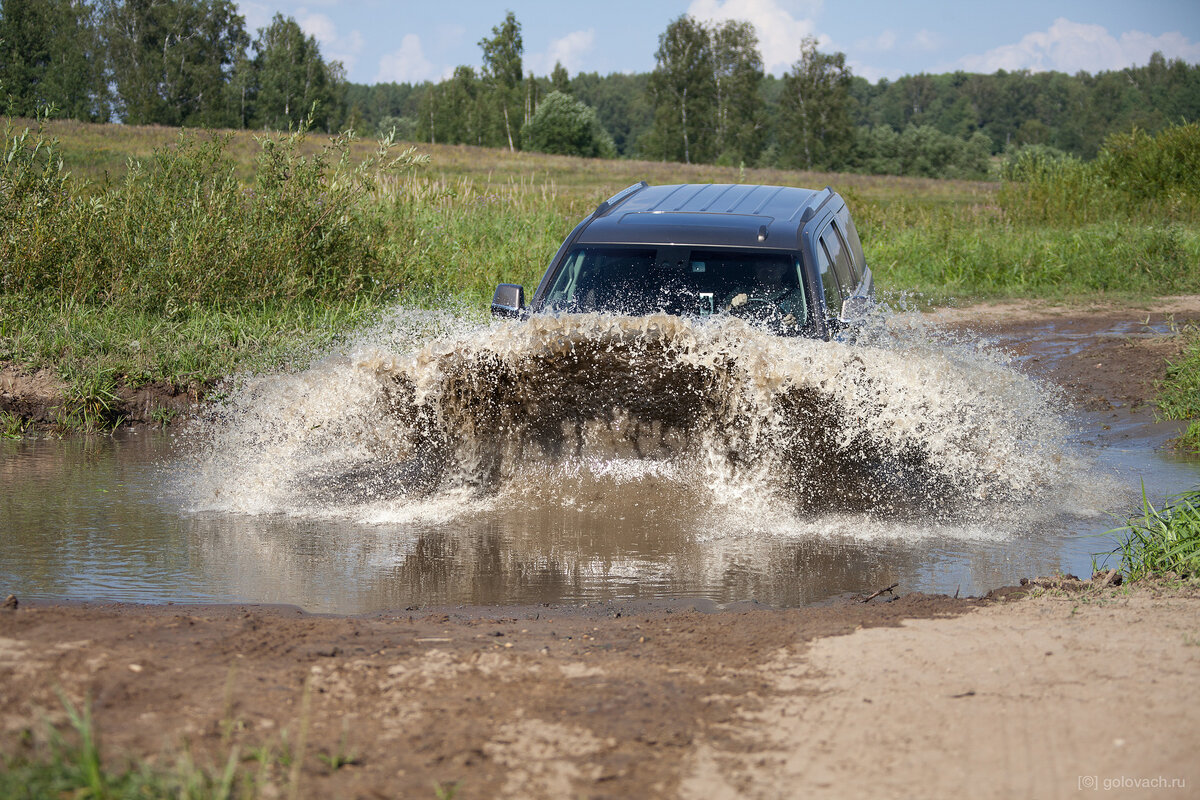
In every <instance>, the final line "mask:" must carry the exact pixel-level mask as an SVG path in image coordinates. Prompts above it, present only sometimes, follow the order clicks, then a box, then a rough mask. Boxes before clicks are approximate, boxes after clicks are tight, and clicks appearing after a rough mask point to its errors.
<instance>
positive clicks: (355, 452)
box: [0, 310, 1200, 613]
mask: <svg viewBox="0 0 1200 800" xmlns="http://www.w3.org/2000/svg"><path fill="white" fill-rule="evenodd" d="M1043 333H1044V336H1043V337H1042V338H1043V340H1044V342H1045V344H1044V345H1034V346H1033V347H1032V351H1031V352H1032V353H1033V354H1035V355H1036V354H1040V355H1041V356H1043V357H1045V358H1049V359H1052V358H1055V357H1058V356H1059V355H1060V354H1061V353H1062V352H1065V351H1064V345H1063V341H1062V337H1060V336H1056V332H1055V330H1054V329H1053V325H1050V326H1049V327H1048V328H1047V329H1046V330H1045V331H1044V332H1043ZM1068 349H1069V348H1068ZM1026 357H1029V356H1026ZM1017 367H1018V364H1017V362H1016V360H1015V359H1013V358H1011V357H1010V356H1009V355H1007V354H1006V353H1005V352H1004V350H1003V349H1002V348H1000V347H998V346H996V345H994V344H988V343H983V342H980V341H977V340H972V339H970V338H955V337H953V336H950V335H949V334H946V333H944V332H942V331H938V330H936V329H933V328H931V327H929V326H927V325H926V324H924V323H923V322H921V321H919V318H918V317H916V316H909V315H894V316H892V317H890V318H887V319H885V320H884V321H883V322H881V324H880V325H879V326H878V328H877V329H876V330H874V331H871V332H870V333H869V335H867V336H865V337H864V340H863V341H861V342H859V343H857V344H854V345H849V344H845V343H838V342H833V343H825V342H810V341H804V340H787V339H780V338H777V337H773V336H770V335H768V334H766V333H763V332H761V331H758V330H756V329H754V328H751V327H749V326H747V325H745V324H743V323H741V322H739V321H737V320H719V319H710V320H707V321H704V322H689V321H684V320H680V319H677V318H674V317H667V316H657V317H649V318H639V319H629V318H616V317H604V316H596V315H583V316H571V317H566V316H564V317H559V318H546V319H540V320H535V321H533V322H530V323H526V324H512V323H496V324H488V323H480V322H472V321H469V320H463V319H457V318H454V317H451V316H446V315H437V314H430V313H424V312H410V311H403V310H401V311H397V312H396V313H395V314H394V315H392V316H391V317H389V318H388V319H385V320H383V321H381V322H380V323H379V324H378V325H377V326H375V327H373V328H372V329H371V330H367V331H364V332H362V333H361V334H360V335H358V337H357V338H356V339H355V340H354V341H353V342H351V343H349V344H347V345H346V346H344V347H342V348H341V349H339V350H338V351H337V352H335V353H334V354H332V355H330V356H328V357H325V358H323V359H320V360H318V361H316V362H315V363H314V364H313V365H312V366H310V367H309V368H308V369H306V370H304V371H299V372H293V373H288V374H279V375H268V376H250V377H245V378H242V379H239V380H237V381H233V382H231V384H230V385H229V387H227V389H226V390H225V392H224V397H223V399H222V400H221V401H220V402H218V403H215V404H213V405H212V406H211V407H210V408H209V409H208V410H207V411H206V412H205V413H204V414H202V415H201V417H200V418H199V419H198V420H197V421H196V422H195V423H193V424H191V425H189V426H187V427H186V428H185V429H184V430H182V431H177V432H175V433H172V434H163V433H155V432H149V431H142V432H129V433H122V434H120V435H118V436H115V437H113V438H88V439H83V438H78V439H67V440H61V441H55V440H26V441H6V442H3V443H0V456H2V457H0V481H2V486H3V496H2V498H0V532H2V534H0V591H2V592H4V593H7V592H14V593H16V594H17V595H18V596H20V597H21V598H23V599H39V598H40V599H70V600H93V601H101V600H103V601H107V600H117V601H133V602H146V603H159V602H166V601H176V602H188V601H210V602H259V603H289V604H295V605H298V606H302V607H304V608H306V609H308V610H311V611H319V612H330V613H359V612H367V611H373V610H382V609H401V608H406V607H411V606H429V605H460V604H468V605H493V604H530V603H582V602H588V601H594V600H605V599H616V598H665V597H669V598H697V599H704V600H709V601H713V602H715V603H717V604H727V603H733V602H738V601H747V600H756V601H759V602H762V603H767V604H770V605H775V606H795V605H801V604H806V603H812V602H817V601H820V600H823V599H827V598H830V597H834V596H837V595H841V594H844V593H856V592H868V591H873V590H875V589H878V588H881V587H883V586H888V585H890V584H893V583H898V584H899V585H900V590H901V591H904V592H909V591H926V592H943V593H954V592H956V591H958V592H961V593H962V594H964V595H965V594H975V593H981V592H983V591H986V590H987V589H989V588H993V587H996V586H1000V585H1004V584H1008V583H1013V582H1015V581H1016V580H1017V579H1018V578H1020V577H1023V576H1032V575H1042V574H1049V573H1051V572H1053V571H1055V570H1062V571H1064V572H1071V573H1075V574H1085V573H1090V570H1091V567H1092V556H1093V554H1096V553H1102V552H1105V551H1109V550H1111V549H1112V548H1113V546H1114V543H1113V539H1114V537H1113V536H1112V535H1106V534H1105V532H1106V531H1107V530H1108V529H1110V528H1111V527H1112V526H1113V524H1114V522H1113V518H1112V517H1111V516H1110V514H1109V512H1110V511H1113V510H1120V509H1122V508H1125V507H1128V505H1129V504H1130V503H1131V502H1132V501H1133V499H1134V497H1135V496H1136V493H1137V491H1138V490H1139V483H1140V481H1142V480H1144V481H1145V484H1146V486H1147V490H1148V491H1149V493H1150V494H1151V497H1152V499H1158V498H1161V496H1163V495H1164V494H1170V493H1174V492H1178V491H1181V490H1183V489H1187V488H1190V487H1192V486H1195V485H1196V484H1197V483H1198V482H1200V465H1198V464H1197V463H1196V462H1194V461H1186V460H1181V459H1176V458H1172V457H1171V456H1170V454H1169V453H1168V452H1167V451H1166V450H1164V449H1163V444H1164V443H1165V441H1166V439H1167V437H1168V436H1169V435H1170V433H1171V432H1172V431H1173V430H1174V429H1173V428H1170V427H1166V426H1159V425H1154V424H1153V423H1152V422H1151V421H1150V420H1149V418H1148V417H1147V416H1145V415H1142V416H1135V415H1126V416H1125V417H1123V418H1122V419H1121V420H1120V421H1118V422H1117V423H1116V424H1113V423H1114V421H1113V419H1112V418H1111V415H1110V417H1106V418H1105V420H1104V424H1102V422H1101V420H1100V418H1099V417H1096V416H1091V415H1087V414H1084V413H1082V412H1077V411H1073V410H1071V409H1070V408H1069V407H1068V406H1067V404H1066V403H1065V402H1064V401H1063V400H1062V399H1061V398H1060V397H1059V396H1058V394H1056V393H1055V392H1054V391H1052V390H1050V389H1048V388H1047V387H1045V386H1043V385H1039V384H1038V383H1035V382H1034V381H1032V380H1030V379H1028V378H1026V377H1025V376H1024V375H1022V374H1021V372H1020V371H1019V369H1018V368H1017Z"/></svg>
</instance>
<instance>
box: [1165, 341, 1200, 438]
mask: <svg viewBox="0 0 1200 800" xmlns="http://www.w3.org/2000/svg"><path fill="white" fill-rule="evenodd" d="M1180 335H1182V336H1184V337H1185V341H1186V344H1185V345H1184V348H1183V352H1182V353H1181V354H1180V356H1179V358H1178V359H1176V360H1174V361H1169V362H1167V377H1166V379H1165V380H1164V381H1163V382H1162V384H1161V385H1160V386H1159V395H1158V409H1159V413H1160V414H1161V415H1162V416H1163V417H1164V418H1166V419H1177V420H1190V422H1189V424H1188V427H1187V430H1186V431H1185V432H1184V434H1183V436H1182V438H1181V439H1180V441H1179V445H1180V446H1181V447H1182V448H1183V449H1186V450H1190V451H1192V452H1194V453H1200V328H1198V327H1196V326H1195V325H1189V326H1187V327H1186V328H1184V329H1183V330H1182V331H1181V332H1180Z"/></svg>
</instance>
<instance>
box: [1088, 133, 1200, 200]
mask: <svg viewBox="0 0 1200 800" xmlns="http://www.w3.org/2000/svg"><path fill="white" fill-rule="evenodd" d="M1096 164H1097V167H1098V169H1099V171H1100V174H1101V175H1102V176H1103V178H1104V181H1105V183H1107V184H1108V185H1109V186H1110V187H1112V188H1113V189H1116V190H1117V191H1119V192H1121V193H1122V194H1124V195H1125V196H1126V197H1128V198H1129V199H1131V200H1154V199H1160V198H1163V197H1167V196H1170V195H1184V196H1187V197H1190V198H1191V199H1193V200H1195V199H1200V124H1197V123H1195V122H1192V123H1188V124H1186V125H1171V126H1169V127H1167V128H1164V129H1163V130H1161V131H1159V132H1158V133H1157V134H1155V135H1151V134H1148V133H1146V132H1145V131H1143V130H1139V129H1137V128H1135V129H1133V130H1132V131H1130V132H1129V133H1118V134H1112V135H1110V136H1109V137H1108V138H1107V139H1106V140H1105V141H1104V147H1103V148H1102V149H1101V151H1100V154H1099V156H1098V157H1097V158H1096Z"/></svg>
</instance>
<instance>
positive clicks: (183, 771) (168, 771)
mask: <svg viewBox="0 0 1200 800" xmlns="http://www.w3.org/2000/svg"><path fill="white" fill-rule="evenodd" d="M63 706H64V707H65V709H66V713H67V718H68V721H69V731H68V732H67V735H65V736H64V735H63V734H62V733H61V732H59V731H58V730H57V729H55V728H50V729H49V735H48V737H47V741H46V742H45V743H42V744H38V743H35V742H34V737H33V735H32V733H31V732H27V734H26V735H25V737H24V750H25V752H24V753H22V754H19V755H15V756H2V755H0V765H2V767H3V768H2V769H0V797H5V798H12V800H23V799H24V798H29V800H41V798H47V797H77V798H84V797H86V798H95V799H96V800H118V799H121V798H131V799H132V798H148V797H174V798H190V799H192V800H208V799H209V798H211V799H212V800H226V799H227V798H232V797H242V798H252V797H259V796H262V795H264V794H265V793H264V792H263V791H262V789H263V788H264V786H265V784H260V783H257V782H255V780H254V779H253V777H252V776H249V775H248V774H247V775H241V778H240V780H239V769H238V768H239V764H240V755H239V750H238V748H237V747H233V748H232V749H231V750H230V751H229V756H228V758H227V759H226V761H225V763H224V765H223V766H222V767H221V768H220V769H204V768H201V767H199V766H197V765H196V764H195V763H194V762H193V761H192V760H191V758H190V757H188V756H187V755H186V754H184V755H183V756H181V757H180V758H179V759H178V761H177V763H176V764H175V765H174V766H173V767H171V768H160V767H155V766H151V765H150V764H149V763H146V762H143V763H141V764H139V765H129V766H127V767H124V768H117V769H113V768H112V767H110V766H108V765H106V763H105V759H104V758H103V757H102V754H101V751H100V742H99V740H98V738H97V736H96V732H95V726H94V724H93V722H92V716H91V710H90V707H89V706H88V705H87V704H84V706H83V707H82V709H78V708H76V707H75V706H74V705H73V704H72V703H71V702H70V701H68V700H67V699H65V698H63Z"/></svg>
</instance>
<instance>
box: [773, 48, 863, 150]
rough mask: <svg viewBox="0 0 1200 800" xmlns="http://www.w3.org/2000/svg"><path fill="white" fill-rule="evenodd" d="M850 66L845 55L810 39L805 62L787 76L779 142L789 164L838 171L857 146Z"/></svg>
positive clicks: (803, 56)
mask: <svg viewBox="0 0 1200 800" xmlns="http://www.w3.org/2000/svg"><path fill="white" fill-rule="evenodd" d="M849 101H850V70H849V68H847V67H846V56H845V54H844V53H835V54H833V55H828V54H825V53H821V52H819V51H818V50H817V40H816V39H814V38H812V37H811V36H806V37H804V40H803V41H802V42H801V44H800V60H799V61H797V62H796V63H795V65H794V66H793V67H792V69H791V71H789V72H788V73H786V74H785V75H784V88H783V94H782V96H781V97H780V118H781V119H780V129H779V144H780V147H781V149H782V151H783V160H784V164H786V165H787V166H793V167H800V168H802V169H838V168H839V167H842V166H844V165H845V163H846V160H847V158H848V157H849V154H850V152H851V150H852V149H853V145H854V127H853V125H852V124H851V122H850V111H849Z"/></svg>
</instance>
